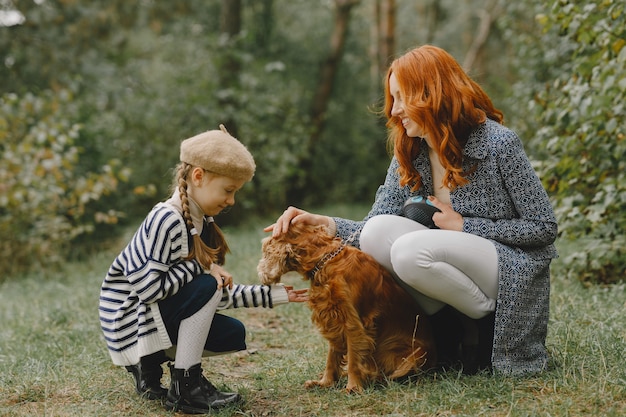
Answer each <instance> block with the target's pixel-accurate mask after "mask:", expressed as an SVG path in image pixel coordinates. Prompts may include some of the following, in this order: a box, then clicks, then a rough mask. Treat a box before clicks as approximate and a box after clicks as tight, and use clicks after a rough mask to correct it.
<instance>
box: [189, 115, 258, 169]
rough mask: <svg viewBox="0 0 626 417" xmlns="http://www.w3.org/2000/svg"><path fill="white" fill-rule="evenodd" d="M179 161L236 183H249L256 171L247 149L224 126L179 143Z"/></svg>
mask: <svg viewBox="0 0 626 417" xmlns="http://www.w3.org/2000/svg"><path fill="white" fill-rule="evenodd" d="M180 160H181V162H186V163H188V164H190V165H193V166H197V167H200V168H204V169H206V170H207V171H210V172H213V173H215V174H219V175H223V176H225V177H229V178H233V179H236V180H245V181H250V180H251V179H252V177H253V176H254V171H255V169H256V165H255V164H254V158H253V157H252V155H251V154H250V152H249V151H248V149H246V147H245V146H244V145H243V144H242V143H241V142H239V141H238V140H237V139H235V138H234V137H232V136H231V135H230V134H229V133H228V131H226V128H225V127H224V125H220V130H209V131H208V132H204V133H200V134H199V135H196V136H193V137H191V138H189V139H185V140H184V141H183V142H182V143H181V144H180Z"/></svg>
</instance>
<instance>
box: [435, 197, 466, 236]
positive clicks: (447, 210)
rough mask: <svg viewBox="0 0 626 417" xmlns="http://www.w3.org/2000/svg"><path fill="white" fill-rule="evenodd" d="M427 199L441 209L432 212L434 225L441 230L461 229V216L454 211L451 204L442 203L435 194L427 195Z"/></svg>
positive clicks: (458, 230)
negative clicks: (437, 211)
mask: <svg viewBox="0 0 626 417" xmlns="http://www.w3.org/2000/svg"><path fill="white" fill-rule="evenodd" d="M428 200H429V201H430V202H431V203H432V204H433V206H435V207H437V208H438V209H439V210H441V213H435V214H433V222H435V226H437V227H438V228H440V229H443V230H456V231H457V232H462V231H463V216H461V215H460V214H459V213H457V212H456V211H454V209H453V208H452V204H445V203H442V202H441V201H439V200H438V199H437V197H435V196H432V195H431V196H429V197H428Z"/></svg>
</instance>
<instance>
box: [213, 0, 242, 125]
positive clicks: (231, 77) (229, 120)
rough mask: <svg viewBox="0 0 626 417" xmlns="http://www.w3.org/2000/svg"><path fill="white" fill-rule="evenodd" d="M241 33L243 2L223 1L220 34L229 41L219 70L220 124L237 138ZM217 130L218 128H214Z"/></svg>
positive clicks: (239, 0) (224, 49)
mask: <svg viewBox="0 0 626 417" xmlns="http://www.w3.org/2000/svg"><path fill="white" fill-rule="evenodd" d="M240 32H241V0H222V10H221V15H220V33H221V35H222V36H224V37H226V39H228V41H227V42H226V43H225V45H226V46H225V47H224V48H223V49H222V57H223V60H222V62H221V65H220V68H219V81H220V89H221V90H222V92H223V93H222V94H220V99H219V104H220V107H221V109H222V114H223V116H222V120H221V121H220V123H222V124H224V126H226V129H228V132H229V133H230V134H231V135H233V136H234V137H237V122H236V120H235V118H234V117H233V115H234V114H236V110H237V106H238V104H237V100H236V91H237V87H238V86H239V72H240V65H239V61H238V60H237V58H236V56H235V54H234V53H233V52H234V50H235V48H236V40H237V37H238V35H239V33H240ZM212 128H216V126H214V127H212Z"/></svg>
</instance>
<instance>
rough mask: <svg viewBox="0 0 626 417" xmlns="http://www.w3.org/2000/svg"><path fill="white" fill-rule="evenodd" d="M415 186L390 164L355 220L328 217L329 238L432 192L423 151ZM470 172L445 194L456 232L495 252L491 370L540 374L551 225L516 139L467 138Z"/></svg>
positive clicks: (483, 134)
mask: <svg viewBox="0 0 626 417" xmlns="http://www.w3.org/2000/svg"><path fill="white" fill-rule="evenodd" d="M413 163H414V165H415V167H416V168H417V171H418V172H419V173H420V175H421V177H422V183H423V185H422V187H421V188H420V189H419V190H417V192H415V193H411V191H410V187H408V186H406V187H402V188H401V187H400V186H399V175H398V167H399V165H398V161H397V160H396V159H395V158H393V159H392V161H391V164H390V166H389V169H388V170H387V177H386V179H385V183H384V184H383V185H381V186H380V187H379V189H378V191H377V193H376V200H375V202H374V204H373V206H372V209H371V210H370V212H369V214H368V215H367V216H366V217H365V219H364V220H363V221H360V222H356V221H352V220H347V219H341V218H335V219H334V220H335V222H336V224H337V234H338V235H339V236H341V237H342V238H344V239H345V238H347V237H348V236H350V235H351V234H352V233H353V232H357V238H356V239H355V241H354V243H353V244H354V245H356V246H357V247H358V246H359V241H358V233H359V232H360V230H361V228H362V227H363V225H364V223H365V221H366V220H367V219H369V218H370V217H373V216H376V215H379V214H397V215H399V214H401V211H402V205H403V204H404V202H405V201H406V200H407V199H408V198H409V196H411V195H422V196H428V195H432V194H434V192H433V180H432V174H431V167H430V160H429V158H428V148H427V147H426V146H423V147H422V152H421V153H420V155H418V156H417V158H416V159H415V160H414V161H413ZM474 165H476V170H475V171H474V172H473V173H472V174H471V175H469V176H468V177H467V178H468V180H469V181H470V182H469V183H468V184H466V185H464V186H461V187H457V188H456V189H455V190H453V191H452V192H451V193H450V201H451V203H452V207H453V208H454V210H455V211H457V212H458V213H460V214H461V215H462V216H463V218H464V224H463V231H464V232H467V233H473V234H475V235H478V236H482V237H485V238H487V239H489V240H491V241H492V242H493V243H494V244H495V246H496V249H497V251H498V268H499V290H498V301H497V307H496V324H495V336H494V347H493V357H492V364H493V366H494V368H495V369H496V371H498V372H501V373H503V374H506V375H523V374H532V373H536V372H540V371H542V370H544V369H545V368H546V365H547V361H548V354H547V351H546V347H545V340H546V335H547V328H548V316H549V298H550V270H549V266H550V262H551V260H552V259H553V258H555V257H556V256H557V253H556V249H555V248H554V245H553V242H554V240H555V239H556V236H557V224H556V219H555V216H554V212H553V210H552V206H551V204H550V201H549V199H548V195H547V193H546V192H545V190H544V188H543V186H542V184H541V182H540V180H539V178H538V177H537V175H536V174H535V172H534V170H533V168H532V166H531V164H530V161H529V160H528V157H527V156H526V154H525V152H524V149H523V146H522V143H521V141H520V139H519V138H518V136H517V135H516V134H515V133H514V132H513V131H511V130H510V129H507V128H506V127H504V126H502V125H500V124H499V123H497V122H494V121H492V120H487V121H486V122H485V123H483V124H482V125H480V126H479V127H477V128H476V129H475V130H474V131H472V133H471V134H470V137H469V140H468V142H467V144H466V146H465V149H464V160H463V168H464V169H465V170H469V168H470V167H472V166H474Z"/></svg>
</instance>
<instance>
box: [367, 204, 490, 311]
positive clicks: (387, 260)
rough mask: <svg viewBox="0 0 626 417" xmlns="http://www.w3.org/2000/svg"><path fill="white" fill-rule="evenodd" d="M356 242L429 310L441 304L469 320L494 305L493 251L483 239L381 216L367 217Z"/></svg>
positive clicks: (398, 217) (397, 217)
mask: <svg viewBox="0 0 626 417" xmlns="http://www.w3.org/2000/svg"><path fill="white" fill-rule="evenodd" d="M360 242H361V249H362V250H363V251H364V252H366V253H368V254H370V255H372V256H373V257H374V259H376V260H377V261H378V262H379V263H380V264H381V265H383V266H384V267H385V268H387V269H388V270H389V271H391V272H392V273H394V274H395V275H396V277H397V278H398V279H399V281H398V282H399V283H400V284H401V285H402V286H403V287H404V288H405V289H406V290H407V291H408V292H409V293H410V294H411V295H412V296H413V297H414V298H415V299H416V300H417V302H418V303H419V304H420V305H421V306H422V308H423V309H424V310H425V312H426V313H427V314H429V315H430V314H434V313H436V312H437V311H439V310H440V309H441V308H442V307H443V306H444V305H445V304H449V305H451V306H452V307H454V308H456V309H457V310H458V311H460V312H461V313H463V314H465V315H467V316H468V317H471V318H473V319H478V318H481V317H484V316H486V315H487V314H489V313H490V312H492V311H494V310H495V308H496V299H497V297H498V253H497V251H496V248H495V246H494V244H493V243H491V242H490V241H489V240H487V239H485V238H482V237H480V236H476V235H472V234H470V233H464V232H457V231H452V230H439V229H434V230H431V229H428V228H426V227H425V226H423V225H421V224H419V223H417V222H415V221H413V220H410V219H407V218H405V217H400V216H393V215H381V216H376V217H372V218H371V219H370V220H368V221H367V223H366V224H365V226H364V227H363V230H362V231H361V238H360Z"/></svg>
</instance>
